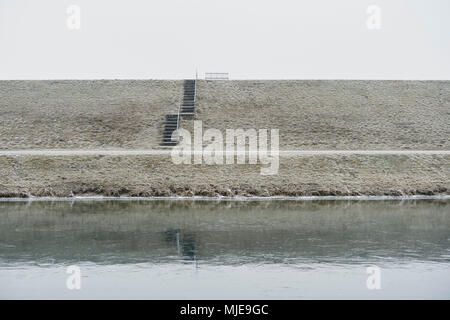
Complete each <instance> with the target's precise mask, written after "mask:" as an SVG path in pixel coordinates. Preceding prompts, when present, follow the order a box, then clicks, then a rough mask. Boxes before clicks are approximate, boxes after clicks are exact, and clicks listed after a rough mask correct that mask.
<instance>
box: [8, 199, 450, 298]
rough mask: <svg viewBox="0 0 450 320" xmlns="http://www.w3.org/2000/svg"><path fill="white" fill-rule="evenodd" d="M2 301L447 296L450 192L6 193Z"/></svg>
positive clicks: (449, 248) (448, 284)
mask: <svg viewBox="0 0 450 320" xmlns="http://www.w3.org/2000/svg"><path fill="white" fill-rule="evenodd" d="M70 265H76V266H78V267H80V270H81V289H80V290H69V289H68V288H67V286H66V280H67V278H68V276H69V275H68V274H67V273H66V270H67V267H68V266H70ZM373 265H375V266H377V267H379V268H380V284H381V289H379V290H376V289H375V290H369V289H368V287H367V284H366V281H367V279H368V277H369V276H370V274H368V273H367V267H369V266H373ZM0 298H3V299H5V298H7V299H9V298H58V299H78V298H137V299H140V298H150V299H184V298H186V299H196V298H204V299H205V298H206V299H215V298H225V299H226V298H249V299H251V298H262V299H265V298H267V299H281V298H283V299H284V298H288V299H290V298H292V299H303V298H339V299H340V298H360V299H366V298H368V299H372V298H373V299H379V298H386V299H391V298H425V299H427V298H444V299H449V298H450V201H449V200H421V201H303V202H302V201H267V202H266V201H263V202H212V201H209V202H193V201H128V202H127V201H109V202H108V201H105V202H99V201H93V202H84V201H79V202H32V203H26V202H11V203H8V202H0Z"/></svg>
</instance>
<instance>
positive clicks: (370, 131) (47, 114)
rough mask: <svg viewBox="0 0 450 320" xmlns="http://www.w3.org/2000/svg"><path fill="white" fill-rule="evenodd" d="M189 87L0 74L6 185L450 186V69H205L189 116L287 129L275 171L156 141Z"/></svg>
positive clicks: (443, 191)
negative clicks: (406, 76) (321, 76)
mask: <svg viewBox="0 0 450 320" xmlns="http://www.w3.org/2000/svg"><path fill="white" fill-rule="evenodd" d="M183 89H184V87H183V81H182V80H180V81H164V80H92V81H90V80H89V81H88V80H73V81H72V80H67V81H0V97H1V98H0V114H1V116H0V197H8V198H14V197H78V196H79V197H86V196H88V197H89V196H107V197H119V196H125V197H178V196H182V197H228V198H234V197H239V196H242V197H323V196H332V197H334V196H338V197H341V196H351V197H360V196H371V197H383V196H393V197H404V196H414V195H415V196H424V195H425V196H448V195H450V81H347V80H298V81H297V80H295V81H293V80H289V81H288V80H286V81H285V80H264V81H254V80H247V81H205V80H198V81H197V83H196V102H195V119H185V118H183V119H181V120H180V127H181V128H183V129H186V130H188V131H189V132H193V120H201V121H202V125H203V132H205V131H206V130H208V129H217V130H218V131H220V132H221V133H222V134H223V135H225V132H226V130H227V129H243V130H248V129H254V130H256V131H258V130H260V129H265V130H271V129H278V131H279V150H280V152H279V158H280V159H279V169H278V171H277V173H276V174H274V175H269V176H263V175H261V168H262V167H264V164H261V163H259V162H258V163H257V164H253V165H251V164H248V161H246V164H237V163H234V164H226V165H207V164H205V163H203V164H179V165H176V164H174V163H173V162H172V159H171V157H170V153H171V150H170V149H161V148H160V146H159V145H160V143H161V141H162V137H163V128H164V119H165V116H166V115H167V114H175V113H177V110H178V106H179V104H180V101H181V100H182V99H183V93H184V91H183ZM225 155H226V154H225ZM237 155H239V153H237Z"/></svg>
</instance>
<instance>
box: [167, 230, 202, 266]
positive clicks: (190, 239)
mask: <svg viewBox="0 0 450 320" xmlns="http://www.w3.org/2000/svg"><path fill="white" fill-rule="evenodd" d="M164 234H165V239H166V242H167V243H169V244H171V245H176V247H177V251H178V255H180V256H182V257H183V259H184V260H190V261H196V260H197V241H196V239H195V235H194V234H189V233H186V234H185V233H183V234H182V233H181V230H180V229H167V230H166V231H165V232H164Z"/></svg>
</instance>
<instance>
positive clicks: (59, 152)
mask: <svg viewBox="0 0 450 320" xmlns="http://www.w3.org/2000/svg"><path fill="white" fill-rule="evenodd" d="M171 152H172V150H167V149H166V150H33V149H29V150H0V156H96V155H103V156H134V155H144V156H152V155H153V156H160V155H170V154H171ZM269 152H270V151H269ZM204 153H206V152H201V151H192V152H191V154H192V155H196V154H204ZM216 153H217V154H219V155H224V156H226V155H229V154H231V155H242V154H243V155H249V154H258V151H256V152H249V151H241V152H239V151H235V152H226V151H224V152H216ZM278 153H279V155H280V156H281V157H297V156H314V155H317V156H319V155H450V150H280V151H278Z"/></svg>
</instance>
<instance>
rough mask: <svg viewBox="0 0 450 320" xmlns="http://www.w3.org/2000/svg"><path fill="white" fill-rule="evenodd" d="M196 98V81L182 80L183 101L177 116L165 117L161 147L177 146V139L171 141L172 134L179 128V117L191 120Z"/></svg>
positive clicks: (169, 115)
mask: <svg viewBox="0 0 450 320" xmlns="http://www.w3.org/2000/svg"><path fill="white" fill-rule="evenodd" d="M196 96H197V81H196V80H184V84H183V101H182V103H181V105H180V107H179V108H178V113H177V114H168V115H166V120H165V123H164V130H163V139H162V143H161V146H165V147H171V146H176V145H177V144H178V139H172V134H173V132H174V131H175V130H178V128H179V127H180V117H183V118H188V119H192V118H194V116H195V100H196Z"/></svg>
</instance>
